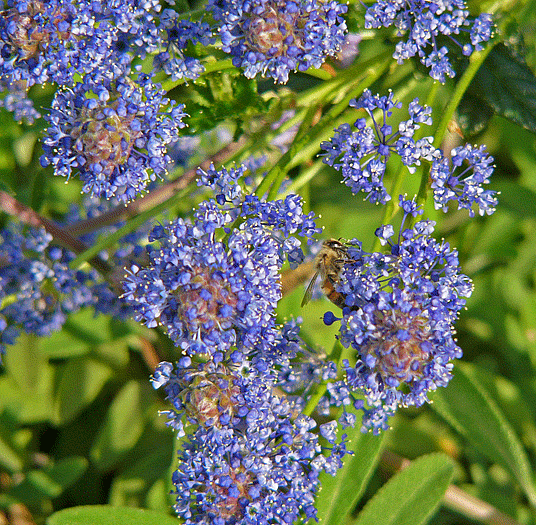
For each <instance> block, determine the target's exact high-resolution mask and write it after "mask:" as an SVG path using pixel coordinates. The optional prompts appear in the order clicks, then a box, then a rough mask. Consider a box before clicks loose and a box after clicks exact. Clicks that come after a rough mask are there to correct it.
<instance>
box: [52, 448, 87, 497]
mask: <svg viewBox="0 0 536 525" xmlns="http://www.w3.org/2000/svg"><path fill="white" fill-rule="evenodd" d="M87 467H88V461H87V459H86V458H83V457H80V456H71V457H69V458H64V459H60V460H59V461H58V462H56V463H55V464H54V465H53V466H52V467H51V468H50V469H48V475H49V477H50V479H52V480H53V481H54V482H55V483H56V484H57V485H58V486H60V487H61V490H62V492H63V491H64V490H65V489H66V488H68V487H70V486H71V485H72V484H73V483H75V482H76V481H77V480H78V479H79V478H80V477H81V476H82V474H83V473H84V472H85V471H86V470H87Z"/></svg>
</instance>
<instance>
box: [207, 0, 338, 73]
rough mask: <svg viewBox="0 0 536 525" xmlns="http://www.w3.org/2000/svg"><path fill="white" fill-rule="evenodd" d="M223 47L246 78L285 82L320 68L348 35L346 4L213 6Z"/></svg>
mask: <svg viewBox="0 0 536 525" xmlns="http://www.w3.org/2000/svg"><path fill="white" fill-rule="evenodd" d="M211 9H212V12H213V15H214V18H215V19H216V20H217V21H219V22H220V24H221V25H220V27H219V31H220V35H221V40H222V47H223V50H224V51H225V52H226V53H230V54H231V55H232V57H233V64H234V65H235V66H237V67H243V68H244V74H245V75H246V77H248V78H253V77H255V76H256V75H257V74H259V73H260V74H261V75H262V76H269V77H272V78H273V79H274V80H275V81H276V82H280V83H286V82H287V81H288V76H289V73H290V72H291V71H296V70H299V71H305V70H306V69H308V68H310V67H315V68H319V67H320V66H321V65H322V63H323V62H324V60H325V58H326V56H328V55H336V54H337V52H338V51H339V50H340V48H341V46H342V44H343V42H344V37H345V33H346V23H345V21H344V19H343V17H342V15H343V14H344V13H346V11H347V7H346V5H342V4H339V3H337V2H336V1H334V0H328V1H326V2H321V1H318V0H296V1H288V0H254V1H253V2H249V1H244V0H222V1H213V2H212V3H211Z"/></svg>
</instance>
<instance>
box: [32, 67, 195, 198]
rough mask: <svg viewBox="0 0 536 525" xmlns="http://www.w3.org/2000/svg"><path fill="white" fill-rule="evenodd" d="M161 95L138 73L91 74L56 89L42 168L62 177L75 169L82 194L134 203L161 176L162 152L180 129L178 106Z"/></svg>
mask: <svg viewBox="0 0 536 525" xmlns="http://www.w3.org/2000/svg"><path fill="white" fill-rule="evenodd" d="M164 95H165V92H164V91H163V90H162V88H161V87H160V86H159V85H158V84H153V83H152V80H151V77H150V76H148V75H145V74H143V73H139V74H138V75H137V78H134V79H132V78H130V77H128V76H126V75H121V76H117V77H116V76H114V75H104V74H100V73H95V72H94V73H92V74H88V75H86V76H84V77H83V80H82V81H81V82H78V83H77V84H75V86H74V88H73V89H70V88H65V89H63V90H59V91H58V92H57V93H56V96H55V98H54V101H53V103H52V109H51V111H50V114H49V115H47V117H46V120H47V121H48V123H49V127H48V130H47V135H46V137H45V138H44V139H43V150H44V152H45V153H44V155H43V156H42V158H41V163H42V165H43V166H47V165H49V164H52V165H53V166H54V172H55V174H56V175H60V176H63V177H67V178H69V177H70V176H71V174H72V172H73V170H76V171H77V172H78V174H79V176H80V179H81V180H82V181H83V183H84V187H83V191H84V192H85V193H89V194H91V195H95V196H97V197H103V198H106V199H109V198H111V197H114V196H115V197H117V198H119V199H120V200H122V201H125V202H128V201H129V200H132V199H134V198H135V197H136V196H137V195H139V194H140V193H141V192H143V191H144V190H145V189H146V188H147V185H148V184H149V183H150V182H151V181H154V180H155V178H156V177H162V176H163V175H164V174H165V173H166V169H167V165H168V163H169V162H170V158H169V156H168V155H167V154H166V147H167V145H168V144H170V143H173V142H175V141H176V140H177V139H178V130H179V129H180V128H182V127H184V126H185V124H184V123H183V122H182V118H183V117H185V116H186V115H185V113H184V112H183V108H184V106H183V105H177V104H174V103H172V102H170V100H169V99H167V98H166V97H165V96H164Z"/></svg>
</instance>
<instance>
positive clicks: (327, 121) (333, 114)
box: [255, 61, 390, 200]
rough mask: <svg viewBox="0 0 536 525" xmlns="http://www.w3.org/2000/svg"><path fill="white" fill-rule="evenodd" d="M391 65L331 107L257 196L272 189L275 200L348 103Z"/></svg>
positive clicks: (277, 166) (268, 177) (270, 195)
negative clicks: (292, 172) (296, 168)
mask: <svg viewBox="0 0 536 525" xmlns="http://www.w3.org/2000/svg"><path fill="white" fill-rule="evenodd" d="M389 65H390V62H389V61H386V62H384V63H383V64H382V65H381V67H379V68H378V69H376V70H375V71H374V72H373V73H371V74H370V75H368V76H367V77H365V78H364V79H363V80H362V81H361V82H359V83H358V84H357V85H354V87H353V88H352V89H350V90H349V91H348V92H347V94H346V96H345V97H344V98H343V99H342V100H341V101H340V102H338V103H337V104H335V105H334V106H333V107H331V109H330V110H329V111H327V112H326V114H325V115H324V116H323V117H322V118H321V119H320V120H319V121H318V123H317V124H316V125H315V126H314V127H312V128H310V129H309V131H308V132H307V133H305V134H304V135H303V136H302V137H301V138H300V139H299V140H296V141H295V142H294V143H293V144H292V146H291V147H290V149H289V150H288V151H287V152H286V153H285V154H284V155H283V156H282V157H281V158H280V159H279V161H278V162H277V163H276V164H275V165H274V167H273V168H272V169H271V170H270V171H269V172H268V174H267V175H266V177H265V178H264V180H263V181H262V182H261V184H260V185H259V187H258V188H257V191H256V192H255V194H256V195H263V194H264V193H265V192H266V191H268V188H270V190H269V193H268V200H270V199H273V198H275V196H276V195H277V192H278V191H279V188H280V187H281V184H282V182H283V180H284V178H285V176H286V175H287V173H288V171H289V170H290V169H291V168H292V167H294V166H296V165H298V164H299V163H300V162H303V161H305V160H306V159H307V158H310V157H311V156H312V153H313V152H314V151H317V149H318V144H317V140H318V139H319V137H320V136H321V135H322V134H323V133H324V132H325V130H326V129H328V128H329V127H330V126H331V127H332V125H333V121H334V120H335V119H336V118H337V117H338V116H339V115H340V114H341V113H343V111H345V110H346V109H347V108H348V103H349V102H350V100H352V99H353V98H355V97H356V96H358V95H360V94H361V93H362V92H363V89H365V87H367V86H369V85H371V84H372V83H373V82H374V81H376V80H377V79H378V78H379V77H380V76H381V75H382V74H383V72H384V71H385V70H386V69H387V68H388V67H389Z"/></svg>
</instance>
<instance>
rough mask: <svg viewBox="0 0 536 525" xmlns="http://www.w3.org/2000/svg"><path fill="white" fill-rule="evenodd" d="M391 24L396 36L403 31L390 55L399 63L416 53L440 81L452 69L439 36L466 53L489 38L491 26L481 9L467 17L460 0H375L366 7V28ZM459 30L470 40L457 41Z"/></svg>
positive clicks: (450, 74) (465, 7) (475, 48)
mask: <svg viewBox="0 0 536 525" xmlns="http://www.w3.org/2000/svg"><path fill="white" fill-rule="evenodd" d="M392 25H394V26H395V27H396V29H397V34H398V36H401V35H403V34H404V35H407V39H406V40H405V41H400V42H398V44H397V45H396V49H395V52H394V53H393V58H395V59H396V60H397V61H398V63H399V64H401V63H402V62H403V61H404V60H406V59H408V58H411V57H414V56H416V55H417V56H418V57H419V59H420V61H421V62H422V63H423V64H424V65H425V66H426V67H427V68H429V69H430V76H431V77H432V78H434V79H435V80H439V81H440V82H441V83H444V82H445V77H451V78H452V77H454V76H455V72H454V70H453V69H452V66H451V63H450V60H449V58H448V51H449V50H448V48H447V46H445V45H441V44H440V43H439V42H440V37H442V36H444V37H447V38H448V39H449V40H450V41H451V42H453V43H454V44H455V45H457V46H458V47H460V48H461V50H462V53H463V55H465V56H469V55H471V53H472V52H473V50H476V51H480V50H481V49H482V42H487V41H488V40H489V39H490V38H491V34H492V30H493V21H492V18H491V16H490V15H489V14H487V13H483V14H481V15H480V16H478V17H477V18H475V19H471V18H470V17H469V11H468V9H467V6H466V4H465V2H464V0H441V1H434V2H430V1H429V0H379V1H378V2H376V3H375V4H374V5H372V6H370V7H368V8H367V11H366V13H365V27H366V28H367V29H371V28H374V29H377V28H379V27H390V26H392ZM463 33H468V34H469V39H468V40H470V43H469V42H468V41H466V42H463V41H459V39H460V36H461V35H462V34H463Z"/></svg>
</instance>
